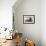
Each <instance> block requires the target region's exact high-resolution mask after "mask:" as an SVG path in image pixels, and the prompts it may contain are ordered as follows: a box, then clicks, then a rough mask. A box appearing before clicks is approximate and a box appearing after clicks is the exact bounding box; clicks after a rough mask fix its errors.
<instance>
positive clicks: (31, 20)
mask: <svg viewBox="0 0 46 46" xmlns="http://www.w3.org/2000/svg"><path fill="white" fill-rule="evenodd" d="M23 24H35V15H23Z"/></svg>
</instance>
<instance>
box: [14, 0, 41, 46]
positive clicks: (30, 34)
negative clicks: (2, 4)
mask: <svg viewBox="0 0 46 46" xmlns="http://www.w3.org/2000/svg"><path fill="white" fill-rule="evenodd" d="M18 2H19V3H15V5H14V6H13V13H14V19H15V22H14V24H15V29H17V30H18V32H22V33H23V34H24V37H25V38H26V37H27V38H28V39H32V40H34V41H35V44H36V46H41V0H22V2H21V0H20V1H19V0H18ZM23 15H35V24H23Z"/></svg>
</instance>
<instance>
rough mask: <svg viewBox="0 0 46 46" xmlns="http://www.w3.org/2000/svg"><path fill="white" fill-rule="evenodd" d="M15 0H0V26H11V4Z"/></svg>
mask: <svg viewBox="0 0 46 46" xmlns="http://www.w3.org/2000/svg"><path fill="white" fill-rule="evenodd" d="M15 1H16V0H0V27H7V28H9V29H11V28H12V6H13V4H14V3H15Z"/></svg>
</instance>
